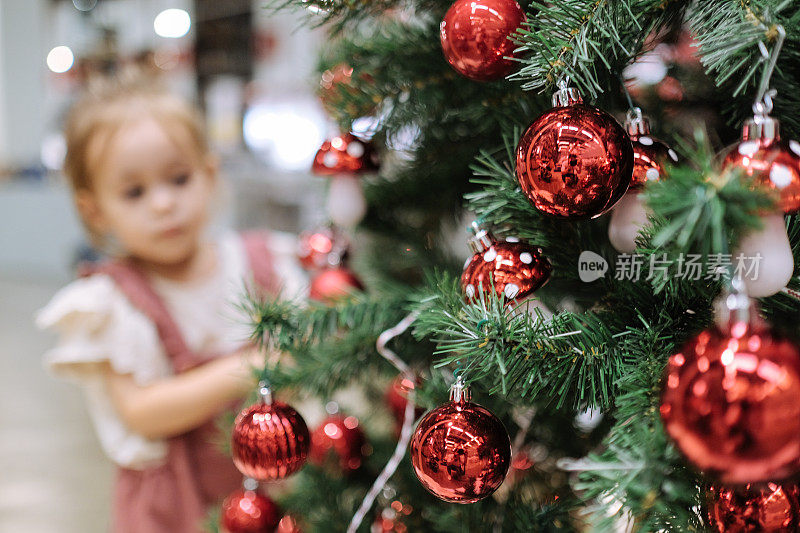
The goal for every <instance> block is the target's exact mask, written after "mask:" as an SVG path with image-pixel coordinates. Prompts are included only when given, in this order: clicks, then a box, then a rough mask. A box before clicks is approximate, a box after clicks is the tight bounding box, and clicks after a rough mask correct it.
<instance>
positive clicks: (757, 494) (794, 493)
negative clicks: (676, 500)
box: [706, 483, 800, 533]
mask: <svg viewBox="0 0 800 533" xmlns="http://www.w3.org/2000/svg"><path fill="white" fill-rule="evenodd" d="M706 519H707V520H708V524H707V525H708V526H709V529H711V530H712V531H718V532H719V533H779V532H780V533H793V532H796V531H800V490H798V487H797V485H794V484H785V485H778V484H775V483H767V484H766V485H764V486H761V487H752V486H751V485H746V486H745V487H743V488H741V489H731V488H721V487H711V489H710V490H709V492H708V497H707V502H706Z"/></svg>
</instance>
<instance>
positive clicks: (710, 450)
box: [660, 322, 800, 484]
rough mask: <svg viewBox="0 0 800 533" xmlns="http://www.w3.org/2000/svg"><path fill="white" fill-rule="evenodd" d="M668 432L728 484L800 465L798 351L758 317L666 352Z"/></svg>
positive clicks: (774, 476) (779, 475) (777, 476)
mask: <svg viewBox="0 0 800 533" xmlns="http://www.w3.org/2000/svg"><path fill="white" fill-rule="evenodd" d="M660 411H661V417H662V419H663V421H664V427H665V429H666V431H667V433H668V434H669V435H670V437H672V439H673V440H674V441H675V444H676V445H677V447H678V448H679V449H680V451H681V452H682V453H683V454H684V455H685V456H686V457H687V458H688V459H689V461H690V462H691V463H692V464H693V465H694V466H696V467H697V468H699V469H700V470H702V471H703V472H704V473H706V474H708V475H710V476H713V477H716V478H717V479H719V480H720V481H721V482H722V483H724V484H744V483H756V482H764V481H773V480H781V479H783V478H786V477H788V476H790V475H792V474H794V473H796V472H797V471H798V470H800V463H798V461H800V351H798V349H797V348H796V347H795V346H794V344H792V343H791V342H789V341H787V340H783V339H780V338H778V337H775V336H773V335H772V334H771V333H770V331H769V330H768V329H767V327H766V326H765V325H763V324H762V323H760V322H756V323H754V324H753V325H751V326H747V325H746V324H745V323H744V322H738V323H735V324H733V326H732V327H731V328H730V332H728V333H723V332H721V331H719V330H717V329H712V330H706V331H703V332H702V333H700V334H699V335H698V336H697V337H695V338H694V339H693V340H691V341H690V342H689V343H688V344H687V345H686V346H685V347H684V348H683V349H682V350H681V351H680V352H679V353H676V354H675V355H673V356H672V357H670V359H669V363H668V365H667V368H666V370H665V376H664V383H663V388H662V396H661V409H660Z"/></svg>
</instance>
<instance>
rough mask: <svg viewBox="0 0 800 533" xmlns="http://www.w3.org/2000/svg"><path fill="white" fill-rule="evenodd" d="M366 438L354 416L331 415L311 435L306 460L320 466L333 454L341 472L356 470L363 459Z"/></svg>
mask: <svg viewBox="0 0 800 533" xmlns="http://www.w3.org/2000/svg"><path fill="white" fill-rule="evenodd" d="M366 443H367V438H366V436H365V435H364V432H363V431H362V430H361V427H360V426H359V423H358V419H357V418H356V417H354V416H347V417H344V416H340V415H332V416H330V417H328V418H326V419H325V420H324V421H323V422H322V424H320V426H319V427H318V428H317V429H315V430H314V431H313V432H312V433H311V451H310V452H309V454H308V458H309V460H310V461H311V462H312V463H315V464H317V465H322V464H323V463H324V462H325V459H326V458H327V457H328V455H329V454H333V455H334V456H335V457H336V458H337V459H338V463H339V467H340V468H341V469H342V471H343V472H352V471H355V470H358V468H359V467H360V466H361V462H362V461H363V459H364V446H365V445H366Z"/></svg>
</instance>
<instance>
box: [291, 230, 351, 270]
mask: <svg viewBox="0 0 800 533" xmlns="http://www.w3.org/2000/svg"><path fill="white" fill-rule="evenodd" d="M348 245H349V243H348V242H347V238H346V237H345V236H344V235H343V234H342V233H341V232H339V231H336V229H335V228H332V227H325V228H320V229H317V230H314V231H305V232H303V233H301V234H300V237H299V238H298V244H297V258H298V259H299V260H300V264H301V265H302V266H303V268H305V269H306V270H317V269H320V268H325V267H331V266H336V265H338V264H340V263H341V262H342V261H344V260H345V259H346V258H347V248H348Z"/></svg>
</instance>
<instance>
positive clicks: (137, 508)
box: [92, 233, 277, 533]
mask: <svg viewBox="0 0 800 533" xmlns="http://www.w3.org/2000/svg"><path fill="white" fill-rule="evenodd" d="M242 242H243V244H244V248H245V250H246V253H247V257H248V261H249V265H250V269H251V271H252V276H253V280H254V281H255V282H256V284H257V285H258V288H259V289H260V290H262V291H265V292H267V293H275V292H276V290H277V280H276V276H275V275H274V272H273V269H272V260H271V257H270V254H269V252H268V250H267V246H266V236H265V235H264V234H261V233H248V234H244V235H243V236H242ZM92 272H100V273H103V274H106V275H108V276H110V277H111V279H113V280H114V282H115V284H116V285H117V287H118V288H119V289H120V291H121V292H122V293H123V294H124V295H125V297H127V298H128V300H129V301H130V303H131V304H132V305H133V306H134V307H135V308H136V309H137V310H139V311H140V312H141V313H143V314H144V315H145V316H146V317H148V318H149V319H150V320H151V321H152V322H153V323H154V324H155V326H156V329H157V331H158V336H159V339H160V341H161V343H162V345H163V347H164V351H165V352H166V354H167V356H168V357H169V359H170V362H171V364H172V368H173V370H174V372H175V373H176V374H179V373H181V372H185V371H186V370H188V369H190V368H194V367H196V366H198V365H202V364H203V363H204V362H206V361H208V360H210V359H212V358H213V357H214V354H200V353H195V352H193V351H192V350H191V349H190V348H189V347H188V346H187V344H186V342H185V340H184V338H183V335H182V334H181V332H180V330H179V328H178V326H177V324H176V323H175V321H174V320H173V318H172V316H170V313H169V311H168V310H167V308H166V306H165V305H164V302H163V301H162V300H161V298H160V297H159V296H158V294H156V292H155V291H154V290H153V288H152V287H151V286H150V283H149V282H148V281H147V279H146V277H145V276H144V275H143V274H142V273H141V272H140V271H139V270H137V269H136V268H134V267H133V266H131V265H130V264H128V263H125V262H122V261H115V262H108V263H104V264H102V265H100V266H99V267H96V268H94V269H93V270H92ZM197 394H198V395H200V394H203V391H197ZM231 407H233V406H231ZM218 433H219V432H218V431H217V429H216V426H215V421H214V420H211V421H208V422H207V423H205V424H204V425H202V426H200V427H198V428H196V429H194V430H192V431H189V432H188V433H184V434H182V435H179V436H176V437H172V438H170V439H168V441H167V442H168V452H167V457H166V460H165V461H164V463H163V464H161V465H159V466H155V467H151V468H147V469H145V470H133V469H129V468H124V467H118V470H117V479H116V487H115V494H114V502H113V528H112V531H113V532H114V533H198V532H201V531H203V522H204V520H205V519H206V517H207V514H208V511H209V508H210V507H211V506H213V505H218V504H219V503H221V500H222V499H223V498H224V497H225V496H227V495H228V494H230V493H231V492H232V491H234V490H235V489H237V488H239V487H240V486H241V483H242V474H241V473H239V471H238V470H236V467H235V466H234V465H233V462H232V461H231V458H230V457H228V456H226V455H224V454H223V453H222V452H221V451H220V450H219V449H218V446H219V442H220V438H221V436H220V435H219V434H218Z"/></svg>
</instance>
